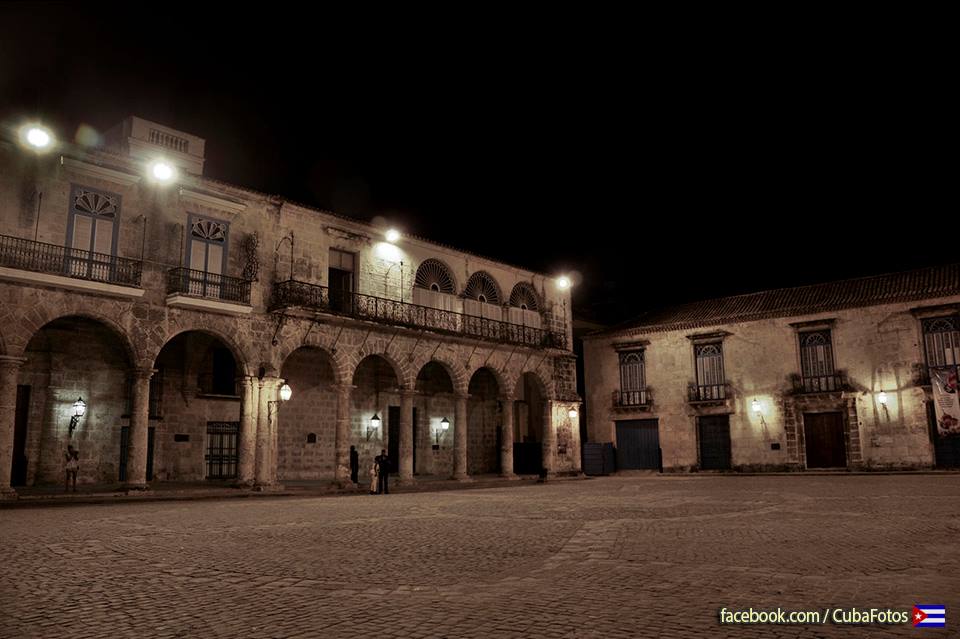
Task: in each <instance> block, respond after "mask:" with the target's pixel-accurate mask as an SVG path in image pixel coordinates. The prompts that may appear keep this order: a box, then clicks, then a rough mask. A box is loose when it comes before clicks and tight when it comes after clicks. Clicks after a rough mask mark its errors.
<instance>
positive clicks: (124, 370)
mask: <svg viewBox="0 0 960 639" xmlns="http://www.w3.org/2000/svg"><path fill="white" fill-rule="evenodd" d="M144 122H145V121H142V120H136V119H135V125H130V126H125V127H120V128H119V129H118V131H120V133H122V134H123V135H127V136H128V137H127V138H124V139H127V141H128V143H126V144H120V145H118V146H117V148H116V149H114V150H110V149H105V150H96V151H94V150H81V149H76V148H61V149H58V150H57V151H56V152H54V153H50V154H47V155H40V156H38V155H34V154H31V153H29V152H28V151H26V150H23V149H20V148H17V147H16V146H15V145H13V144H8V143H2V144H0V375H2V376H3V379H0V390H2V393H3V394H4V395H3V397H0V489H2V492H3V493H4V494H10V488H9V487H8V486H7V480H8V479H9V478H11V476H12V477H13V479H14V483H21V484H27V485H30V484H35V483H45V482H55V481H61V479H62V478H61V475H62V456H63V451H64V450H65V448H66V446H67V444H68V443H72V444H74V445H75V446H76V447H78V448H79V449H80V451H81V473H80V481H81V482H116V481H120V476H121V474H125V481H126V483H127V484H129V485H130V486H132V487H142V486H144V485H145V484H146V483H147V482H148V481H150V480H167V481H180V480H183V481H196V480H204V479H209V478H211V477H215V478H222V479H225V480H233V481H237V482H240V483H243V484H257V485H261V486H265V487H269V486H272V485H275V484H276V483H277V482H278V481H284V480H299V479H323V480H326V479H329V480H336V481H339V482H344V481H346V479H347V478H348V477H349V469H348V467H347V464H348V459H349V457H348V450H349V447H350V445H354V446H356V447H357V448H358V450H359V451H360V464H361V481H363V477H364V474H365V471H366V469H368V468H369V465H370V464H371V463H372V458H373V456H374V455H376V454H378V453H379V451H380V449H381V448H390V441H389V439H390V437H391V432H392V434H393V436H394V437H396V438H398V440H399V447H397V441H394V447H393V449H394V450H395V451H397V454H398V456H399V460H398V461H399V471H400V475H401V479H403V480H407V481H412V480H413V475H414V474H440V475H455V476H457V477H458V478H460V479H463V478H465V477H467V476H468V475H469V473H471V472H475V473H479V472H482V473H490V472H494V473H502V474H506V475H510V474H512V472H513V468H512V467H511V465H512V457H511V455H512V452H511V451H510V450H509V449H510V445H511V443H512V442H513V441H514V440H516V441H521V440H522V437H521V429H522V428H525V427H526V424H527V422H529V421H531V418H530V417H529V414H530V413H531V412H534V413H536V416H535V417H534V418H533V420H534V421H536V420H543V419H544V416H547V417H549V419H548V420H547V421H548V422H549V423H548V424H547V427H546V428H544V429H542V430H543V431H544V432H543V435H542V437H541V438H540V440H539V441H540V442H541V443H542V445H543V456H542V458H543V463H544V465H545V466H546V469H547V470H548V472H564V471H575V470H578V469H579V450H577V451H576V454H572V453H571V452H570V451H571V450H572V448H570V447H568V448H567V449H566V451H567V452H565V453H563V454H558V452H557V450H556V449H555V447H556V446H557V441H560V440H562V441H564V442H567V441H572V439H573V438H576V433H572V432H571V433H567V432H566V431H567V430H569V429H571V425H570V423H569V420H567V419H566V417H565V415H566V412H565V411H566V410H568V409H569V408H571V407H575V406H578V405H579V398H578V396H577V394H576V374H575V367H574V364H575V359H574V356H573V354H572V352H571V351H570V350H569V347H568V345H569V344H570V342H571V335H570V327H571V325H572V322H571V320H570V316H569V310H568V309H569V308H570V304H569V293H568V292H567V291H563V290H559V289H558V288H557V287H556V286H555V283H554V280H553V279H552V278H550V277H547V276H544V275H540V274H537V273H533V272H530V271H526V270H523V269H520V268H517V267H513V266H509V265H505V264H501V263H498V262H494V261H492V260H489V259H486V258H483V257H479V256H475V255H472V254H468V253H464V252H461V251H457V250H456V249H453V248H449V247H446V246H443V245H439V244H435V243H432V242H429V241H427V240H423V239H420V238H416V237H411V236H405V237H402V238H401V239H400V240H399V241H397V242H395V243H389V242H386V241H384V231H385V229H383V228H379V227H374V226H371V225H369V224H366V223H363V222H359V221H356V220H353V219H350V218H347V217H342V216H338V215H335V214H332V213H329V212H325V211H319V210H315V209H311V208H309V207H306V206H303V205H299V204H295V203H292V202H289V201H286V200H284V199H282V198H280V197H277V196H271V195H266V194H262V193H256V192H252V191H250V190H246V189H243V188H239V187H235V186H232V185H228V184H224V183H222V182H218V181H215V180H211V179H208V178H204V177H203V176H202V175H199V174H197V173H196V172H192V171H199V170H200V169H199V168H198V167H201V166H202V149H203V140H202V139H200V138H195V136H188V135H186V134H183V135H182V136H180V138H178V137H177V136H176V135H173V134H171V133H170V130H169V129H166V128H163V127H160V129H159V130H162V131H163V132H164V135H162V136H159V137H156V139H155V140H154V142H157V141H159V142H157V143H156V144H154V142H151V140H153V139H154V138H149V135H153V134H150V133H149V131H151V130H152V129H151V128H150V126H149V125H150V124H151V123H146V124H144ZM137 131H141V132H143V136H145V137H146V138H148V139H136V140H134V139H133V137H131V136H134V137H135V136H136V135H139V134H138V133H137ZM174 133H176V132H174ZM118 135H119V134H118ZM158 135H159V134H158ZM170 135H173V137H172V138H171V137H170ZM121 138H122V135H121ZM170 139H173V140H177V139H180V140H181V142H179V144H181V145H182V144H183V142H182V140H188V141H189V147H188V148H189V149H191V153H193V154H194V155H191V157H189V158H185V159H184V161H183V162H182V163H180V169H181V173H180V175H179V176H178V177H177V179H176V181H175V183H173V184H158V183H155V182H152V181H151V180H149V179H148V177H147V172H146V168H147V164H146V162H147V160H146V159H145V158H148V157H149V156H150V151H151V148H152V149H153V150H155V151H156V153H157V154H158V155H163V156H164V157H173V158H174V159H176V157H177V151H176V150H175V149H171V148H164V147H163V146H161V145H160V144H161V143H164V144H165V143H166V141H169V140H170ZM151 144H154V146H153V147H151V146H150V145H151ZM184 148H187V147H184ZM198 148H199V149H200V150H201V151H200V156H196V157H195V154H196V149H198ZM133 149H136V153H133ZM84 194H86V195H85V196H84ZM83 197H86V199H85V200H84V199H83ZM90 220H93V222H91V221H90ZM93 224H95V225H96V226H92V227H88V226H85V225H93ZM91 228H92V229H93V230H90V229H91ZM85 243H87V244H85ZM71 248H72V249H73V250H72V251H71ZM83 248H92V249H94V252H89V251H87V250H82V249H83ZM331 250H334V251H337V253H332V252H331ZM103 251H107V253H104V254H103V255H100V256H98V254H100V253H102V252H103ZM221 251H222V254H223V255H225V257H224V258H223V261H222V268H221V262H220V255H221ZM343 255H347V256H349V257H347V258H344V257H343ZM331 256H333V257H332V258H331ZM430 258H432V259H435V260H439V261H440V262H441V263H442V264H444V265H445V267H446V268H447V269H448V272H449V276H450V278H451V280H452V281H453V282H455V283H456V284H455V286H456V288H455V290H453V291H452V293H451V294H450V295H449V296H448V297H446V298H444V300H441V301H442V303H439V302H438V304H437V305H432V303H429V304H424V303H423V299H424V298H423V297H422V293H418V292H417V291H416V290H415V288H416V287H415V282H416V281H417V277H418V268H419V266H420V265H421V264H422V263H423V262H424V261H425V260H427V259H430ZM331 259H336V260H338V263H337V264H336V265H333V266H336V267H338V268H339V267H342V266H343V265H344V263H345V262H344V260H347V259H349V260H352V264H351V265H350V266H352V272H353V274H352V275H351V276H349V277H350V279H351V282H350V284H349V285H348V286H349V288H350V289H351V290H350V292H349V293H348V294H347V296H346V297H343V296H341V297H339V298H338V297H337V296H336V295H334V294H333V293H331V290H332V289H331V288H330V285H331V281H330V278H331V277H335V276H338V275H337V272H335V271H332V270H331V268H330V267H331V263H330V262H331ZM201 261H203V265H201V266H199V267H198V264H200V262H201ZM188 266H189V268H190V270H189V271H188V270H178V269H186V267H188ZM348 270H349V269H348ZM480 271H483V272H485V273H486V274H487V275H488V276H489V279H490V280H491V281H493V282H495V286H496V288H498V289H499V291H494V293H493V294H494V296H495V297H496V298H497V299H494V300H488V301H490V302H491V303H488V304H485V305H484V306H483V307H484V309H485V310H484V311H483V312H484V314H485V317H487V318H488V319H483V320H481V319H480V318H479V317H471V316H470V315H469V312H470V308H471V307H468V306H467V304H468V303H474V302H472V301H471V300H468V299H465V296H466V295H465V291H464V284H465V283H466V282H467V281H468V280H469V279H470V277H471V275H472V274H474V273H477V272H480ZM134 273H135V274H134ZM221 276H222V277H221ZM339 276H343V273H342V272H340V273H339ZM289 281H293V283H294V284H295V285H296V286H297V287H299V288H297V291H299V293H298V295H299V296H295V298H290V297H289V296H287V297H284V296H283V295H278V290H279V288H280V286H281V285H280V284H278V283H280V282H288V283H289ZM518 285H519V286H529V287H530V288H532V290H534V291H535V294H536V298H537V301H538V308H537V309H536V310H537V313H536V315H537V318H536V323H538V324H539V325H540V326H539V328H537V327H536V326H534V327H532V328H531V327H530V326H526V325H517V324H516V323H515V322H512V320H514V319H515V318H516V317H517V316H516V315H514V314H512V312H514V311H518V310H519V309H515V308H513V307H511V306H510V302H509V300H510V298H511V291H515V290H516V287H517V286H518ZM303 291H308V294H306V296H304V295H301V294H300V293H303ZM415 295H416V296H418V297H417V300H416V301H417V302H419V304H418V305H416V306H414V305H413V304H412V302H413V301H414V297H415ZM311 296H312V297H311ZM442 309H445V310H442ZM490 314H493V315H496V318H495V319H489V318H490ZM501 319H502V321H500V320H501ZM522 380H528V383H527V384H526V386H527V387H529V386H530V383H529V380H533V383H535V385H536V387H537V390H536V393H537V403H536V404H535V405H529V404H528V403H527V402H525V401H523V399H524V393H523V389H524V388H525V385H524V383H523V382H522ZM283 383H287V384H289V386H290V387H291V389H292V391H293V397H292V399H291V400H290V401H289V402H286V403H283V402H281V401H280V400H279V396H278V392H279V390H278V389H279V388H280V386H281V385H282V384H283ZM25 387H29V389H28V390H24V388H25ZM18 397H19V398H20V399H19V401H18ZM78 397H82V398H83V400H84V401H85V402H86V405H87V412H86V414H85V415H84V416H83V417H82V418H80V419H79V421H78V426H77V428H76V430H75V431H74V432H72V433H71V432H68V431H69V429H68V424H69V423H70V421H71V420H70V417H71V411H72V410H73V409H72V406H73V403H74V401H75V400H76V399H77V398H78ZM373 413H377V414H378V415H379V416H380V418H381V419H382V426H381V427H380V428H379V429H371V428H370V419H371V417H372V415H373ZM391 414H393V415H394V422H395V423H393V424H392V425H391V424H390V423H389V419H390V415H391ZM561 414H562V415H563V418H561V419H556V420H554V417H553V416H554V415H561ZM444 418H446V419H447V420H448V421H449V423H450V427H449V430H448V431H444V432H441V425H440V424H441V420H442V419H444ZM125 429H127V430H125ZM218 429H219V430H218ZM231 429H233V431H232V434H230V433H229V431H231ZM221 430H225V431H228V435H226V436H225V437H226V439H225V440H224V441H225V442H226V443H225V444H224V445H225V446H226V448H225V450H226V453H223V451H220V452H217V451H214V450H212V448H211V446H212V444H211V442H212V441H214V440H216V441H220V439H222V438H221V435H220V434H218V433H219V432H220V431H221ZM558 431H559V432H560V433H562V434H561V435H560V437H559V439H558V437H557V432H558ZM231 446H233V448H232V449H231ZM458 447H459V448H458ZM221 453H223V454H221ZM223 458H229V459H223ZM211 464H213V465H214V466H215V467H216V468H215V472H213V474H211V468H212V466H211ZM18 473H19V476H18Z"/></svg>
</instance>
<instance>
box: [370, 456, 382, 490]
mask: <svg viewBox="0 0 960 639" xmlns="http://www.w3.org/2000/svg"><path fill="white" fill-rule="evenodd" d="M379 480H380V475H379V474H378V473H377V463H376V462H374V463H373V464H372V465H371V466H370V494H371V495H376V494H377V482H378V481H379Z"/></svg>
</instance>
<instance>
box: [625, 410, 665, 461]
mask: <svg viewBox="0 0 960 639" xmlns="http://www.w3.org/2000/svg"><path fill="white" fill-rule="evenodd" d="M659 468H660V426H659V420H656V419H631V420H625V421H619V422H617V470H658V469H659Z"/></svg>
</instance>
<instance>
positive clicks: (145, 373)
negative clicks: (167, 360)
mask: <svg viewBox="0 0 960 639" xmlns="http://www.w3.org/2000/svg"><path fill="white" fill-rule="evenodd" d="M127 372H128V373H130V375H131V376H132V377H134V378H135V379H150V378H151V377H153V374H154V373H156V372H157V369H155V368H152V367H146V366H141V367H137V368H131V369H129V370H128V371H127Z"/></svg>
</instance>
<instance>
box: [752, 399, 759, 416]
mask: <svg viewBox="0 0 960 639" xmlns="http://www.w3.org/2000/svg"><path fill="white" fill-rule="evenodd" d="M753 412H755V413H759V412H760V402H759V401H757V400H756V399H755V400H753Z"/></svg>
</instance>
